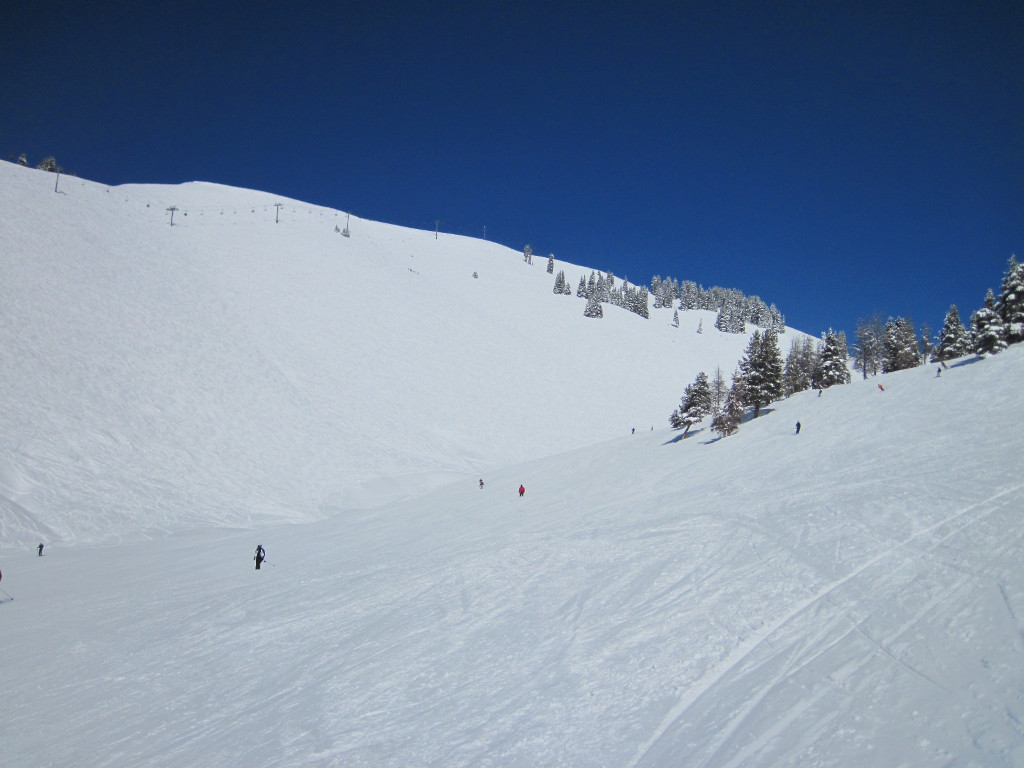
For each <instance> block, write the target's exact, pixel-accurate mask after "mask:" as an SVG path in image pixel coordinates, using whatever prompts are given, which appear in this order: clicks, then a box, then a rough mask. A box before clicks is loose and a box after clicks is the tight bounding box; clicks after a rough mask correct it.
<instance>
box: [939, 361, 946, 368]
mask: <svg viewBox="0 0 1024 768" xmlns="http://www.w3.org/2000/svg"><path fill="white" fill-rule="evenodd" d="M939 362H940V363H942V367H943V368H945V367H946V361H945V360H940V361H939Z"/></svg>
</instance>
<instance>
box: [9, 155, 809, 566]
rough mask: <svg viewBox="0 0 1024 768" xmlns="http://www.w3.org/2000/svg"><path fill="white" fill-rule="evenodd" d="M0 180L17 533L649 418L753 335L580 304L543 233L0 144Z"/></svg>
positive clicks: (144, 531)
mask: <svg viewBox="0 0 1024 768" xmlns="http://www.w3.org/2000/svg"><path fill="white" fill-rule="evenodd" d="M278 203H280V207H278ZM0 204H2V205H3V206H4V210H5V211H6V212H7V213H6V215H5V216H3V217H0V243H2V244H3V253H2V259H3V264H2V266H3V276H4V279H3V280H2V281H0V349H3V350H4V354H5V357H4V366H5V370H4V377H3V380H2V381H0V387H2V390H0V394H2V395H3V398H4V402H5V404H6V406H7V407H6V408H5V409H4V410H3V411H2V412H0V489H3V488H6V489H7V492H6V493H2V494H0V504H3V503H4V500H3V497H4V496H6V497H7V499H9V502H13V503H14V504H16V505H17V506H12V505H11V503H8V504H7V508H6V512H5V514H4V516H3V523H4V528H3V538H4V540H5V541H7V542H8V543H16V544H18V545H25V546H28V545H32V544H33V542H34V540H35V539H36V538H37V537H38V533H37V531H45V533H46V535H47V537H48V539H49V540H50V541H52V542H62V543H68V544H73V543H85V542H88V543H109V542H111V541H118V540H125V539H126V538H134V539H139V538H145V537H149V536H153V535H161V534H162V533H164V532H166V531H169V530H181V529H183V528H188V527H191V526H208V525H211V524H212V525H235V526H238V525H252V524H257V523H261V522H265V521H273V520H277V521H291V522H305V521H309V520H318V519H322V518H324V517H325V516H327V515H330V514H334V512H335V511H336V510H338V509H360V508H362V507H364V506H367V505H370V506H372V505H376V504H380V503H383V502H385V501H390V500H394V499H398V498H401V497H402V496H404V495H407V494H410V493H414V492H416V491H419V490H423V489H427V488H431V487H436V486H437V485H439V484H442V483H444V482H447V481H450V480H452V479H454V478H457V477H463V476H465V475H467V474H470V475H475V474H479V473H480V472H484V471H488V470H491V469H493V468H495V467H499V466H510V465H513V464H516V463H518V462H521V461H525V460H527V459H530V458H535V457H537V456H542V455H545V454H550V453H557V452H560V451H564V450H568V449H570V448H575V447H579V446H581V445H587V444H593V443H596V442H600V441H603V440H608V439H611V438H612V437H615V436H617V435H623V434H627V433H629V432H630V430H631V429H633V428H634V427H635V428H637V429H648V430H649V429H650V427H651V426H654V425H657V426H658V427H661V426H662V425H664V424H665V423H666V422H667V419H668V416H669V414H670V413H671V412H672V410H673V409H674V408H675V407H676V405H678V402H679V398H680V397H681V396H682V393H683V389H684V388H685V386H686V385H687V384H688V383H690V382H691V381H692V380H693V378H694V376H695V375H696V374H697V372H698V371H700V370H704V369H706V370H708V371H709V372H712V371H713V370H714V367H715V366H721V367H722V369H723V371H724V372H725V375H726V376H728V374H729V373H730V372H731V371H732V370H733V368H734V367H735V365H736V363H737V361H738V360H739V359H740V357H741V355H742V353H743V350H744V348H745V347H746V345H747V338H745V337H744V336H743V335H735V334H720V333H718V332H717V331H714V329H713V328H712V324H713V315H712V314H711V313H708V312H683V313H680V315H681V322H680V327H679V328H674V327H672V325H671V320H672V312H671V310H658V311H655V312H654V318H653V319H652V320H649V321H647V320H644V319H642V318H640V317H637V316H636V315H633V314H631V313H629V312H626V311H624V310H620V309H618V308H613V307H609V308H608V310H607V311H606V313H605V317H604V318H602V319H600V320H591V319H588V318H584V317H583V310H584V307H585V301H584V300H583V299H577V298H576V297H575V296H572V297H567V296H556V295H554V294H553V293H552V290H551V289H552V286H553V285H554V275H549V274H547V272H546V269H545V267H546V262H547V257H546V255H545V256H541V255H539V254H538V256H537V257H536V258H535V259H534V263H533V264H532V265H527V264H526V263H524V261H523V258H522V253H521V252H518V253H517V252H515V251H512V250H510V249H508V248H505V247H503V246H500V245H497V244H495V243H489V242H485V241H481V240H474V239H470V238H466V237H459V236H454V235H445V234H443V233H440V234H439V235H437V236H436V237H435V233H433V232H421V231H414V230H409V229H404V228H401V227H395V226H390V225H385V224H379V223H376V222H370V221H364V220H361V219H359V218H356V217H349V216H348V215H347V214H345V213H342V212H340V211H333V210H327V209H323V208H317V207H315V206H311V205H307V204H302V203H298V202H296V201H290V200H283V201H282V200H281V199H280V198H278V197H275V196H273V195H270V194H266V193H261V192H253V191H249V190H239V189H232V188H229V187H224V186H220V185H215V184H205V183H195V184H184V185H181V186H175V187H166V186H152V185H149V186H147V185H128V186H122V187H105V186H103V185H99V184H95V183H93V182H89V181H86V180H84V179H77V178H68V177H63V176H62V177H61V178H60V179H59V192H54V174H51V173H44V172H41V171H35V170H31V169H27V168H22V167H19V166H17V165H13V164H10V163H2V162H0ZM171 207H174V208H176V209H177V210H176V211H174V226H170V221H171V212H169V211H168V209H169V208H171ZM275 222H276V223H275ZM346 225H347V226H348V227H349V230H350V232H351V236H350V237H347V238H346V237H343V236H342V235H341V234H340V232H341V229H343V228H344V227H345V226H346ZM561 269H564V270H565V271H566V274H567V276H568V278H569V279H570V280H571V281H572V283H573V285H575V284H576V283H577V282H578V279H579V277H580V276H581V275H588V276H589V274H590V272H591V270H590V269H589V268H584V267H578V266H574V265H571V264H567V263H565V262H556V272H557V271H558V270H561ZM474 274H476V275H477V277H475V278H474V277H473V275H474ZM620 278H621V276H620ZM648 278H649V276H644V277H643V278H642V279H643V280H644V281H646V280H647V279H648ZM701 322H703V327H704V328H705V329H708V330H707V331H706V332H704V333H700V334H698V333H696V330H697V328H698V326H699V325H700V324H701ZM751 330H752V329H751ZM791 335H792V336H796V335H799V334H796V333H792V334H787V335H785V336H783V337H782V344H784V345H786V348H788V338H789V337H790V336H791ZM3 510H4V508H3V507H0V511H3ZM143 510H144V514H142V511H143Z"/></svg>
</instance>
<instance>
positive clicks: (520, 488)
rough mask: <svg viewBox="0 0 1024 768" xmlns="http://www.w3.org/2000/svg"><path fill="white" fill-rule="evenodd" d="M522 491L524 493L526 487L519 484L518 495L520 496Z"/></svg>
mask: <svg viewBox="0 0 1024 768" xmlns="http://www.w3.org/2000/svg"><path fill="white" fill-rule="evenodd" d="M524 493H526V488H524V487H523V486H521V485H520V486H519V495H520V496H522V495H523V494H524Z"/></svg>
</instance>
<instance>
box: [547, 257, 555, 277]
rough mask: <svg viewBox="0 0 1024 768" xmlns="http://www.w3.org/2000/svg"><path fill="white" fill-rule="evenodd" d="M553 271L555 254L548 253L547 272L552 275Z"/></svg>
mask: <svg viewBox="0 0 1024 768" xmlns="http://www.w3.org/2000/svg"><path fill="white" fill-rule="evenodd" d="M554 272H555V254H553V253H549V254H548V274H549V275H552V274H554Z"/></svg>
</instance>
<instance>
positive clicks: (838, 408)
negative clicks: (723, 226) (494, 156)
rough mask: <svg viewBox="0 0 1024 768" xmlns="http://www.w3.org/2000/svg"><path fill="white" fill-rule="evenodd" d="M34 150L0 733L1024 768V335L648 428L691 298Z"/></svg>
mask: <svg viewBox="0 0 1024 768" xmlns="http://www.w3.org/2000/svg"><path fill="white" fill-rule="evenodd" d="M53 182H54V178H53V176H52V175H50V174H42V173H39V172H35V171H27V170H25V169H19V168H17V167H15V166H9V165H7V164H3V163H0V199H2V200H3V202H4V203H5V211H7V212H9V213H10V212H12V211H14V212H16V215H11V216H7V217H4V218H0V247H2V249H3V250H2V253H0V258H2V266H3V279H2V281H0V350H2V354H3V376H2V378H0V387H2V393H3V400H2V402H3V406H2V408H0V524H2V526H3V527H2V529H0V569H2V573H3V576H2V580H0V636H2V637H3V657H2V663H0V690H2V691H3V692H4V695H3V697H2V699H0V763H2V765H3V766H4V768H7V767H8V766H13V767H14V768H35V767H36V766H54V767H60V768H100V767H103V768H136V767H137V766H171V765H174V766H200V767H209V768H234V767H235V766H238V767H239V768H240V767H241V766H251V765H253V764H258V765H261V766H268V767H273V768H292V767H294V768H299V767H300V766H301V767H302V768H306V767H308V766H316V767H318V768H341V767H342V766H345V767H347V766H375V767H376V766H395V767H398V766H401V767H402V768H405V767H407V766H432V767H433V766H437V767H438V768H440V767H442V766H443V767H445V768H447V767H448V766H494V767H495V768H497V767H502V768H503V767H504V766H573V767H577V766H581V767H584V768H589V767H590V766H594V767H595V768H596V767H598V766H637V767H644V768H650V767H657V768H674V767H676V766H687V767H689V766H702V767H706V768H712V767H714V768H719V767H722V768H724V767H726V766H731V767H739V766H742V767H744V768H746V767H749V766H754V767H758V766H765V767H769V766H770V767H772V768H775V767H777V766H789V767H792V768H796V767H797V766H799V768H808V767H809V766H812V767H815V766H842V767H843V768H874V767H876V766H996V767H999V768H1010V767H1011V766H1021V765H1024V529H1022V527H1021V525H1020V516H1021V514H1022V511H1024V479H1022V475H1021V458H1022V457H1024V390H1022V388H1021V381H1022V380H1024V345H1017V346H1015V347H1013V348H1011V349H1009V350H1007V351H1006V352H1003V353H1000V354H998V355H996V356H994V357H992V358H989V359H986V360H976V359H974V358H965V359H962V360H959V361H954V362H952V363H951V364H950V367H949V369H948V370H947V371H945V372H944V373H943V374H942V376H941V377H937V376H936V375H935V369H934V367H931V366H928V367H925V368H917V369H912V370H907V371H902V372H899V373H895V374H889V375H886V376H881V377H878V378H877V379H871V380H867V381H862V380H855V381H854V382H853V383H851V384H849V385H846V386H838V387H834V388H831V389H828V390H826V391H825V392H824V393H823V394H822V396H820V397H818V396H816V394H815V393H812V392H804V393H800V394H798V395H795V396H793V397H791V398H789V399H787V400H784V401H780V402H777V403H775V404H773V405H772V406H771V407H769V408H766V409H764V411H763V412H762V416H761V417H760V418H758V419H756V420H752V421H749V420H748V421H747V422H745V423H744V424H743V425H742V426H741V428H740V430H739V432H738V433H736V434H735V435H733V436H731V437H728V438H725V439H715V436H714V435H712V434H711V433H710V432H709V430H708V429H707V427H706V426H705V425H701V426H699V427H697V428H695V429H693V430H691V433H690V436H689V437H688V438H687V439H686V440H680V439H679V433H678V432H673V431H671V430H669V429H667V428H665V427H664V426H663V425H665V423H666V419H667V416H668V413H669V412H670V411H671V409H672V408H674V407H675V405H676V404H677V403H678V400H679V396H680V394H681V392H682V389H683V387H685V385H686V384H687V383H689V382H690V381H691V380H692V378H693V375H694V374H695V372H696V371H697V370H700V369H708V368H710V367H711V366H713V364H714V363H715V361H716V360H719V359H720V361H721V362H720V364H721V365H722V367H723V368H726V369H728V370H731V369H732V367H733V365H734V364H735V362H736V360H738V358H739V357H740V355H741V353H742V350H743V348H744V347H745V345H746V339H745V338H742V337H735V336H725V335H720V334H717V333H715V332H713V331H712V332H708V330H707V329H708V328H709V327H710V318H709V317H708V316H706V315H705V316H704V328H705V332H704V333H703V334H700V335H698V334H696V333H695V327H696V325H697V322H698V319H699V315H698V314H697V313H686V314H683V313H681V320H682V322H683V327H682V328H679V329H676V328H672V327H671V325H670V319H671V313H668V314H666V315H656V316H655V317H656V319H652V320H651V321H644V320H642V319H640V318H638V317H636V316H633V315H630V314H628V313H626V312H618V311H615V310H611V309H609V310H608V311H606V314H605V317H604V318H603V319H600V320H590V319H586V318H583V317H582V311H583V305H582V302H581V301H580V300H577V299H575V297H573V298H568V297H563V296H555V295H554V294H552V293H551V285H552V276H550V275H547V274H546V273H545V271H544V266H543V260H542V259H535V263H534V265H533V266H532V267H531V266H528V265H526V264H524V263H523V262H522V258H521V256H520V255H519V254H517V253H515V252H512V251H510V250H508V249H505V248H501V247H499V246H496V245H494V244H489V243H484V242H480V241H475V240H467V239H464V238H455V237H446V236H444V235H443V234H442V235H441V236H440V237H439V238H438V239H437V240H434V235H433V233H420V232H412V231H408V230H403V229H398V228H394V227H388V226H385V225H381V224H374V223H372V222H365V221H361V220H356V219H352V220H351V222H350V227H351V230H352V237H351V238H344V237H342V236H341V235H340V234H339V233H338V232H335V226H339V228H340V227H344V223H345V222H344V214H340V217H339V215H336V213H335V212H334V211H326V210H320V209H316V208H312V207H310V206H305V205H302V204H299V203H292V202H291V201H281V200H278V199H277V198H274V197H272V196H270V195H265V194H262V193H255V192H245V191H241V190H231V189H226V188H223V187H217V186H214V185H207V184H198V185H184V186H183V187H180V188H166V187H145V186H139V187H135V186H132V187H127V188H112V189H109V190H108V189H107V188H105V187H102V186H98V185H95V184H90V183H88V182H85V181H81V180H77V179H61V189H62V192H63V194H55V193H54V191H53ZM226 200H235V201H236V202H235V204H234V205H226V204H225V201H226ZM276 202H284V203H285V205H283V206H282V207H281V209H280V212H279V215H280V216H281V223H279V224H277V225H275V224H274V223H273V219H274V216H275V215H277V214H278V211H277V209H276V208H275V207H274V203H276ZM171 205H174V206H176V207H177V208H178V211H177V212H176V217H175V226H174V227H170V226H168V221H169V213H168V212H167V211H166V209H167V208H168V207H170V206H171ZM221 206H223V208H222V207H221ZM222 210H223V213H222V212H221V211H222ZM186 212H187V213H188V215H187V216H186V215H185V213H186ZM179 217H180V219H179ZM289 217H290V218H289ZM179 220H180V221H181V226H180V228H179V226H178V223H179ZM335 222H337V223H335ZM538 262H539V263H538ZM558 268H565V269H566V272H567V275H568V276H569V277H570V279H572V281H573V282H575V281H576V280H577V279H578V276H577V275H576V272H575V271H576V270H579V269H580V268H578V267H572V266H569V265H564V264H559V265H558ZM474 271H475V272H477V273H478V275H479V277H478V278H476V279H474V278H473V277H472V274H473V272H474ZM588 273H589V270H588ZM783 346H784V347H785V346H788V341H787V340H786V337H783ZM879 383H882V384H883V385H884V387H885V389H884V391H882V390H880V389H879V388H878V386H877V385H878V384H879ZM798 420H799V421H800V422H801V424H802V430H801V432H800V434H799V435H796V434H794V424H795V423H796V422H797V421H798ZM652 424H653V425H654V426H655V429H654V430H653V431H652V430H651V426H652ZM633 427H636V428H637V430H636V434H631V429H632V428H633ZM481 477H482V478H483V479H484V481H485V487H484V488H482V489H481V488H480V487H479V486H478V484H477V481H478V479H479V478H481ZM520 484H523V485H524V486H525V489H526V492H525V495H524V496H522V497H520V496H519V494H518V493H517V491H516V489H518V488H519V486H520ZM296 523H302V524H296ZM160 531H164V532H165V534H164V535H156V534H157V533H158V532H160ZM39 541H45V542H46V545H47V546H46V549H45V551H44V554H43V556H42V557H39V556H37V555H36V551H35V549H34V546H35V545H36V544H37V543H38V542H39ZM257 543H259V544H262V545H263V546H264V547H265V548H266V550H267V554H268V560H267V562H266V563H265V564H264V565H263V567H262V568H261V569H260V570H258V571H257V570H254V568H253V561H252V553H253V549H254V548H255V547H256V545H257Z"/></svg>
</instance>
